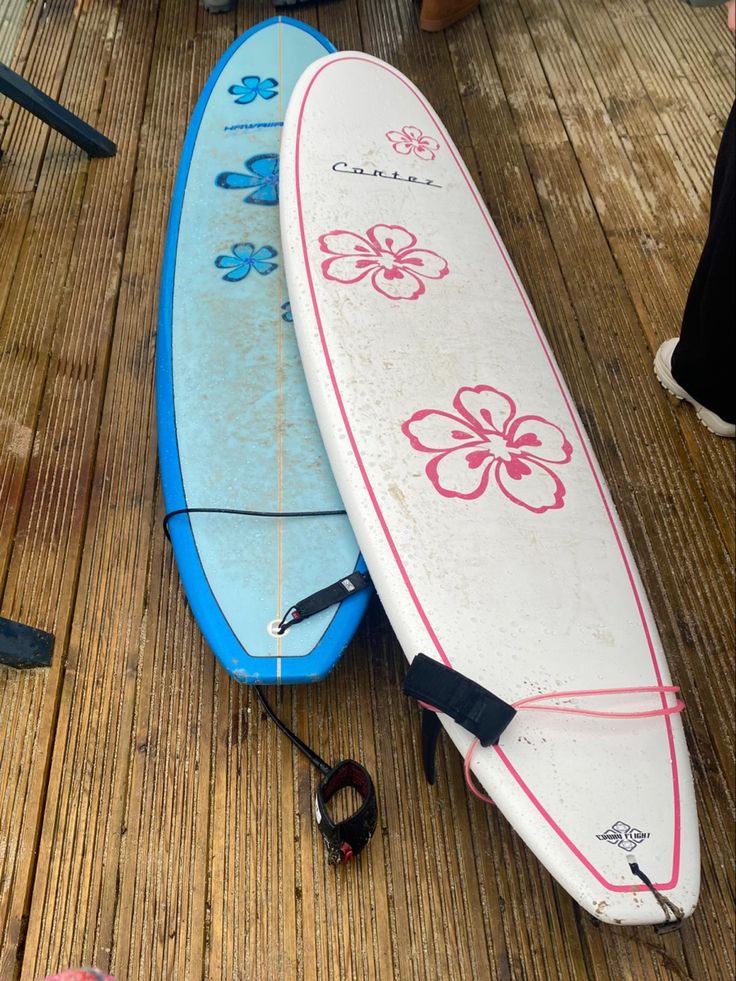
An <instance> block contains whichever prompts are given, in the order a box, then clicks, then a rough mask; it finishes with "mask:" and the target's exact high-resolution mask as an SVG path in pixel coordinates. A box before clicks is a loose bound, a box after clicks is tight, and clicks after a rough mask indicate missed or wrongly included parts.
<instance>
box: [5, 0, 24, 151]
mask: <svg viewBox="0 0 736 981" xmlns="http://www.w3.org/2000/svg"><path fill="white" fill-rule="evenodd" d="M27 6H28V0H0V61H2V62H4V64H6V65H7V64H9V63H10V62H11V61H12V59H13V53H14V52H15V45H16V42H17V40H18V35H19V34H20V32H21V25H22V23H23V18H24V16H25V13H26V7H27ZM1 133H2V123H0V134H1ZM1 146H2V139H1V138H0V147H1Z"/></svg>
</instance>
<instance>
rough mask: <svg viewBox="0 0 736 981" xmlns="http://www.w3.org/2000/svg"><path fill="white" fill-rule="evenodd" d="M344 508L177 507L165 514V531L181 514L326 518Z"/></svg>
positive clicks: (340, 512) (167, 530)
mask: <svg viewBox="0 0 736 981" xmlns="http://www.w3.org/2000/svg"><path fill="white" fill-rule="evenodd" d="M345 513H346V512H345V511H344V510H335V511H238V510H237V509H235V508H177V509H176V510H175V511H169V512H167V514H165V515H164V532H165V534H166V537H167V538H169V539H170V538H171V535H170V534H169V522H170V521H171V519H172V518H176V517H177V516H178V515H180V514H237V515H241V516H242V517H245V518H324V517H328V516H330V515H333V514H345Z"/></svg>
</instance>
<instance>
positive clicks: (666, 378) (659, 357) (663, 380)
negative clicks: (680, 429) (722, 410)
mask: <svg viewBox="0 0 736 981" xmlns="http://www.w3.org/2000/svg"><path fill="white" fill-rule="evenodd" d="M677 342H678V338H677V337H670V339H669V340H668V341H665V342H664V344H662V345H661V346H660V348H659V350H658V351H657V353H656V354H655V356H654V374H655V375H656V376H657V378H658V379H659V383H660V385H661V386H662V388H666V389H667V391H668V392H669V393H670V395H674V396H675V398H676V399H684V400H685V401H686V402H689V403H690V405H692V406H694V407H695V414H696V415H697V417H698V419H700V421H701V422H702V424H703V425H704V426H705V428H706V429H709V430H710V431H711V432H712V433H715V435H716V436H726V437H728V438H729V439H733V438H734V437H736V425H734V423H732V422H724V421H723V419H721V417H720V416H717V415H716V414H715V412H711V410H710V409H706V407H705V406H704V405H701V404H700V402H696V401H695V399H694V398H693V397H692V395H690V394H688V392H686V391H685V389H684V388H683V387H682V385H678V384H677V382H676V381H675V379H674V378H673V377H672V352H673V351H674V350H675V348H676V347H677Z"/></svg>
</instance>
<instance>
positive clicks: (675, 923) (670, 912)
mask: <svg viewBox="0 0 736 981" xmlns="http://www.w3.org/2000/svg"><path fill="white" fill-rule="evenodd" d="M628 860H629V868H630V869H631V871H632V872H633V874H634V875H635V876H636V877H637V879H641V881H642V882H643V883H644V885H645V886H646V887H647V889H648V890H649V892H651V894H652V895H653V896H654V898H655V899H656V900H657V902H658V903H659V906H660V908H661V910H662V912H663V913H664V922H663V923H658V924H657V925H656V926H655V928H654V929H655V930H656V932H657V933H669V932H670V931H672V930H679V928H680V927H681V926H682V916H683V913H682V910H681V909H680V907H679V906H675V904H674V903H673V902H672V900H670V899H668V898H667V897H666V896H664V895H663V894H662V893H661V892H660V891H659V890H658V889H655V888H654V884H653V883H652V880H651V879H650V878H649V876H648V875H647V874H646V872H644V871H643V870H642V868H641V866H640V865H639V863H638V862H637V861H636V859H635V858H634V857H633V856H632V855H629V856H628Z"/></svg>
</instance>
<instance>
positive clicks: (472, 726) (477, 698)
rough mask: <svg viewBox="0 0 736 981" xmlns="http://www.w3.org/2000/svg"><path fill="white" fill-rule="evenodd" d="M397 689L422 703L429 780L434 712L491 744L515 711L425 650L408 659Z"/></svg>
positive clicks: (430, 778) (435, 731) (436, 723)
mask: <svg viewBox="0 0 736 981" xmlns="http://www.w3.org/2000/svg"><path fill="white" fill-rule="evenodd" d="M401 690H402V691H403V692H404V694H405V695H409V696H410V698H416V699H417V701H418V702H419V703H420V705H421V706H422V710H423V711H422V761H423V763H424V773H425V775H426V777H427V780H428V782H429V783H430V784H432V783H434V776H435V764H434V758H435V749H436V747H437V737H438V735H439V730H440V721H439V719H438V718H437V713H438V712H443V713H444V714H445V715H449V716H450V718H451V719H454V720H455V722H457V723H458V725H461V726H462V727H463V729H467V730H468V732H472V734H473V735H474V736H477V737H478V739H479V741H480V744H481V746H491V745H495V743H497V742H498V740H499V739H500V737H501V733H502V732H503V731H504V729H505V728H506V726H508V724H509V722H511V720H512V719H513V717H514V716H515V715H516V709H515V708H514V707H513V705H509V704H508V702H504V700H503V699H502V698H499V697H498V695H494V694H493V692H491V691H488V690H487V689H485V688H484V687H483V686H482V685H479V684H478V683H477V682H476V681H473V680H472V679H471V678H466V677H465V675H462V674H460V672H459V671H454V670H453V669H452V668H450V667H447V666H446V665H444V664H440V662H439V661H435V660H434V659H433V658H431V657H427V656H426V654H417V656H416V657H415V658H414V660H413V661H412V662H411V666H410V667H409V670H408V671H407V673H406V677H405V678H404V684H403V685H402V688H401Z"/></svg>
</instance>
